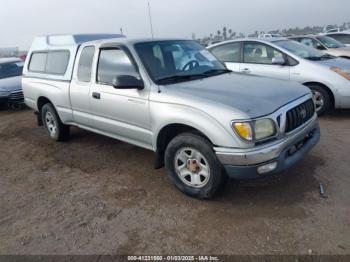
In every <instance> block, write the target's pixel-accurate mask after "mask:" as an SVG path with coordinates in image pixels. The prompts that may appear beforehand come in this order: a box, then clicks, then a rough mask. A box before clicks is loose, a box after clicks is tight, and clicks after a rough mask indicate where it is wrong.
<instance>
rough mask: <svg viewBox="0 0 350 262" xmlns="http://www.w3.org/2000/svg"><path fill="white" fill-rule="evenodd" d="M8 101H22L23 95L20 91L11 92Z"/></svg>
mask: <svg viewBox="0 0 350 262" xmlns="http://www.w3.org/2000/svg"><path fill="white" fill-rule="evenodd" d="M9 100H13V101H18V100H23V93H22V91H16V92H12V93H11V94H10V95H9Z"/></svg>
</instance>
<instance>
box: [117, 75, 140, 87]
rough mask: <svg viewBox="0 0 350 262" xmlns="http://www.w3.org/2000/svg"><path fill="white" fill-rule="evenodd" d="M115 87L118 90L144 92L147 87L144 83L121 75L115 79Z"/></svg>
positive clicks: (135, 78)
mask: <svg viewBox="0 0 350 262" xmlns="http://www.w3.org/2000/svg"><path fill="white" fill-rule="evenodd" d="M113 87H114V88H118V89H138V90H142V89H143V88H144V87H145V85H144V83H143V81H142V80H141V79H139V78H137V77H135V76H131V75H119V76H116V77H115V78H114V79H113Z"/></svg>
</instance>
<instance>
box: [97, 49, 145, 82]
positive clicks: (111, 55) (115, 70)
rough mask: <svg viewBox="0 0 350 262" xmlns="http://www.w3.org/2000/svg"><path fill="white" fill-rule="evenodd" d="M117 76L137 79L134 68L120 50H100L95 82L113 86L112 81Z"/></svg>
mask: <svg viewBox="0 0 350 262" xmlns="http://www.w3.org/2000/svg"><path fill="white" fill-rule="evenodd" d="M118 75H132V76H135V77H138V76H139V75H138V73H137V71H136V69H135V66H134V65H133V63H132V62H131V60H130V58H129V56H128V55H127V54H126V53H125V52H124V51H123V50H122V49H114V48H113V49H102V50H101V51H100V57H99V61H98V68H97V82H98V83H100V84H106V85H113V79H114V78H115V77H116V76H118Z"/></svg>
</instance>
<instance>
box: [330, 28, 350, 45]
mask: <svg viewBox="0 0 350 262" xmlns="http://www.w3.org/2000/svg"><path fill="white" fill-rule="evenodd" d="M326 35H327V36H329V37H332V38H334V39H335V40H337V41H339V42H341V43H343V44H344V45H346V46H350V31H342V32H338V33H328V34H326Z"/></svg>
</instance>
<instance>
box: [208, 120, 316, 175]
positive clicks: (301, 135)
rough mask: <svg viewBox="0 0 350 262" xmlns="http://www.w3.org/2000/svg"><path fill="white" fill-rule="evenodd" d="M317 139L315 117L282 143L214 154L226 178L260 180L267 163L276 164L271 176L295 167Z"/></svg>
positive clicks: (217, 149)
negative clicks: (292, 151) (260, 171)
mask: <svg viewBox="0 0 350 262" xmlns="http://www.w3.org/2000/svg"><path fill="white" fill-rule="evenodd" d="M309 137H310V138H309ZM306 138H307V139H306ZM319 138H320V129H319V124H318V120H317V116H316V115H315V116H314V117H313V118H312V119H311V120H310V121H309V122H308V123H306V124H305V125H304V126H302V127H300V128H299V129H298V130H296V131H295V132H293V134H290V135H289V136H286V137H285V138H283V139H282V140H279V141H276V142H272V143H269V144H266V145H261V146H258V147H255V148H251V149H235V148H221V147H215V148H214V150H215V152H216V155H217V157H218V159H219V161H220V162H221V163H222V164H223V166H224V167H225V169H226V171H227V173H228V175H229V176H231V177H234V178H255V177H259V174H258V172H257V169H258V168H259V167H260V166H262V165H265V164H267V163H269V162H277V167H276V169H274V170H273V171H271V172H270V173H271V174H272V173H276V172H281V171H283V170H285V169H287V168H289V167H291V166H292V165H294V164H296V163H297V162H298V161H299V160H301V159H302V158H303V157H304V155H306V154H307V153H308V152H309V151H310V150H311V149H312V148H313V147H314V146H315V145H316V144H317V142H318V141H319ZM299 143H303V146H302V147H301V148H300V149H299V150H297V151H296V152H295V154H290V150H291V149H292V148H293V147H294V146H295V145H297V144H299Z"/></svg>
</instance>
